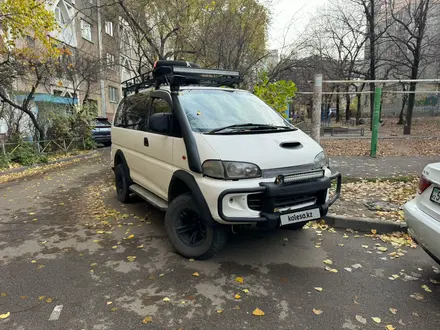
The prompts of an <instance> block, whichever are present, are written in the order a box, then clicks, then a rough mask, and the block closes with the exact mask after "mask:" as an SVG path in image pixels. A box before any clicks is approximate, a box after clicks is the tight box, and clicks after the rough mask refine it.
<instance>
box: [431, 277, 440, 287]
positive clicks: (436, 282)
mask: <svg viewBox="0 0 440 330" xmlns="http://www.w3.org/2000/svg"><path fill="white" fill-rule="evenodd" d="M429 282H431V283H432V284H435V285H438V284H440V282H439V281H437V280H433V279H432V278H430V279H429Z"/></svg>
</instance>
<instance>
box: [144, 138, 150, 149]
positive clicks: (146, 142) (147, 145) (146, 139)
mask: <svg viewBox="0 0 440 330" xmlns="http://www.w3.org/2000/svg"><path fill="white" fill-rule="evenodd" d="M144 146H145V147H149V146H150V144H149V143H148V138H147V137H144Z"/></svg>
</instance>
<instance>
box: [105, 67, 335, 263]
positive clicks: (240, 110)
mask: <svg viewBox="0 0 440 330" xmlns="http://www.w3.org/2000/svg"><path fill="white" fill-rule="evenodd" d="M240 80H241V79H240V74H239V73H238V72H234V71H225V70H208V69H201V68H200V67H198V66H197V65H195V64H193V63H188V62H184V61H158V62H156V64H155V67H154V69H153V71H152V72H151V73H148V74H144V75H141V76H138V77H135V78H133V79H131V80H128V81H126V82H124V83H123V85H124V87H123V91H124V96H125V97H124V99H123V100H122V101H121V103H120V104H119V107H118V109H117V112H116V113H115V116H114V119H113V125H112V131H111V139H112V147H111V148H112V159H113V166H114V172H115V182H116V192H117V197H118V199H119V200H120V201H121V202H127V201H128V200H129V198H130V195H131V194H132V193H135V194H138V195H139V196H141V197H143V198H144V199H145V200H147V201H148V202H149V203H151V204H153V205H154V206H156V207H158V208H159V209H161V210H163V211H166V214H165V228H166V231H167V234H168V237H169V239H170V241H171V244H172V245H173V247H174V249H175V250H176V251H177V252H178V253H179V254H181V255H182V256H185V257H188V258H196V259H206V258H209V257H211V256H213V255H214V254H215V253H216V252H217V251H219V250H220V249H221V248H222V247H223V245H224V244H225V243H226V241H227V237H228V229H230V228H228V227H231V226H241V225H253V224H256V225H258V226H261V227H262V228H267V229H271V228H275V227H288V228H291V229H300V228H302V227H303V226H304V225H305V224H306V223H307V222H308V221H310V220H315V219H320V218H322V217H323V216H325V215H326V214H327V212H328V208H329V206H330V205H332V204H333V203H334V202H335V201H336V199H337V198H338V197H339V194H340V188H341V175H340V174H339V173H334V174H333V175H332V173H331V171H330V169H329V168H328V159H327V156H326V155H325V153H324V151H323V149H322V148H321V146H320V145H319V144H318V143H316V142H315V141H314V140H313V139H311V138H310V137H309V136H308V135H306V134H305V133H303V132H302V131H300V130H299V129H297V128H295V127H294V126H292V125H291V124H290V123H289V122H288V121H286V120H285V119H284V118H283V117H282V116H281V115H279V114H278V113H277V112H276V111H275V110H273V109H272V108H270V107H269V106H268V105H267V104H265V103H264V102H263V101H261V100H260V99H259V98H258V97H256V96H255V95H253V94H252V93H250V92H247V91H244V90H238V89H234V88H233V87H234V86H236V85H237V84H238V83H239V82H240ZM220 86H221V87H220ZM332 181H336V192H335V194H333V195H332V196H330V194H329V188H330V187H331V183H332Z"/></svg>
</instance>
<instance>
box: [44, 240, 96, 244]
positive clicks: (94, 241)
mask: <svg viewBox="0 0 440 330" xmlns="http://www.w3.org/2000/svg"><path fill="white" fill-rule="evenodd" d="M93 243H99V239H94V240H93ZM41 244H43V243H41ZM44 244H46V243H44Z"/></svg>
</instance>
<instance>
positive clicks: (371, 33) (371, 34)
mask: <svg viewBox="0 0 440 330" xmlns="http://www.w3.org/2000/svg"><path fill="white" fill-rule="evenodd" d="M375 15H376V14H375V0H370V15H369V17H367V19H368V38H369V40H370V80H376V33H375V26H376V22H375V21H376V17H375ZM375 89H376V84H375V83H374V82H371V83H370V92H371V94H370V131H372V130H373V112H374V91H375Z"/></svg>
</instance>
